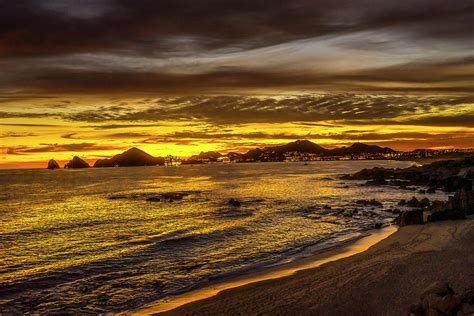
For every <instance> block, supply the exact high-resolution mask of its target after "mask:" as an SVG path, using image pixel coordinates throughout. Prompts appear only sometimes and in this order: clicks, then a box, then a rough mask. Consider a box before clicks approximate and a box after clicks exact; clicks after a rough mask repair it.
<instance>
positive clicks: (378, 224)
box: [374, 222, 383, 229]
mask: <svg viewBox="0 0 474 316" xmlns="http://www.w3.org/2000/svg"><path fill="white" fill-rule="evenodd" d="M382 226H383V225H382V223H380V222H377V223H375V224H374V228H375V229H380V228H382Z"/></svg>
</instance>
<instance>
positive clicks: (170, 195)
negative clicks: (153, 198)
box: [160, 192, 189, 200]
mask: <svg viewBox="0 0 474 316" xmlns="http://www.w3.org/2000/svg"><path fill="white" fill-rule="evenodd" d="M160 195H161V196H162V197H163V198H164V199H166V200H182V199H183V197H185V196H187V195H189V194H188V193H186V192H166V193H162V194H160Z"/></svg>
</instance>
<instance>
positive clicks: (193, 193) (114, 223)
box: [0, 161, 445, 313]
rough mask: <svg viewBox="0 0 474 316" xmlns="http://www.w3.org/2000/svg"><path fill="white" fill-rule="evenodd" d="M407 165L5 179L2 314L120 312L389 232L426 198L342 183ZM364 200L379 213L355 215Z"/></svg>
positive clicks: (0, 217) (28, 174) (122, 171)
mask: <svg viewBox="0 0 474 316" xmlns="http://www.w3.org/2000/svg"><path fill="white" fill-rule="evenodd" d="M410 164H411V163H409V162H395V161H349V162H342V161H335V162H312V163H310V164H309V165H304V164H303V163H252V164H227V165H226V164H224V165H222V164H208V165H194V166H181V167H178V168H166V167H139V168H108V169H107V168H106V169H87V170H86V169H83V170H54V171H50V170H1V171H0V186H1V190H0V203H1V209H0V253H1V256H0V311H16V312H25V311H37V312H41V313H57V312H93V313H97V312H107V311H121V310H126V309H131V308H137V307H139V306H141V305H143V304H145V303H148V302H150V301H155V300H159V299H164V298H166V297H167V296H169V295H172V294H176V293H180V292H183V291H185V290H189V289H191V288H193V287H197V286H200V285H203V284H205V283H206V282H210V281H213V280H216V279H219V278H220V277H223V276H227V275H229V274H230V275H231V274H234V273H242V272H243V271H248V270H252V269H257V268H259V267H262V266H268V265H272V264H275V263H280V262H287V261H291V260H293V259H294V258H296V257H298V256H301V255H304V254H305V252H307V250H308V249H311V250H314V249H315V246H317V247H319V248H322V247H325V246H329V245H333V244H334V243H337V242H341V241H343V240H345V239H348V238H353V237H354V236H357V235H360V234H362V233H363V232H364V230H367V229H369V228H372V227H373V225H374V223H376V222H381V223H389V222H390V221H391V219H392V218H393V215H392V214H391V213H388V212H385V211H384V209H387V208H389V207H393V206H394V205H395V204H396V203H397V202H398V201H399V200H400V199H402V198H405V199H407V198H410V197H411V196H418V197H422V195H419V194H417V193H414V192H412V191H401V190H399V189H396V188H390V187H366V186H361V185H360V183H361V182H356V181H351V182H349V181H347V182H346V183H344V181H341V180H338V175H340V174H343V173H353V172H356V171H358V170H360V169H362V168H366V167H374V166H387V167H407V166H409V165H410ZM346 184H348V185H349V188H344V185H346ZM169 192H178V193H179V194H178V196H176V194H174V195H173V196H171V199H170V196H168V195H166V194H165V193H169ZM162 194H164V195H162ZM230 198H234V199H237V200H239V201H240V202H241V206H240V207H234V206H231V205H229V204H228V203H227V202H228V200H229V199H230ZM371 198H375V199H377V200H379V201H381V202H383V204H384V207H383V208H374V209H372V208H371V207H370V208H366V209H365V210H362V208H361V207H360V206H357V207H358V208H359V212H357V214H350V213H351V212H350V211H351V210H353V209H354V208H355V207H356V205H355V204H354V201H355V200H357V199H371ZM429 198H430V199H433V198H435V199H444V198H445V196H443V195H441V194H439V195H430V196H429ZM325 205H329V206H331V209H325V208H324V206H325Z"/></svg>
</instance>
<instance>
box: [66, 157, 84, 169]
mask: <svg viewBox="0 0 474 316" xmlns="http://www.w3.org/2000/svg"><path fill="white" fill-rule="evenodd" d="M64 168H68V169H80V168H90V166H89V164H88V163H87V162H85V161H84V160H82V159H81V158H79V157H77V156H74V158H72V160H70V161H69V162H68V163H67V164H65V165H64Z"/></svg>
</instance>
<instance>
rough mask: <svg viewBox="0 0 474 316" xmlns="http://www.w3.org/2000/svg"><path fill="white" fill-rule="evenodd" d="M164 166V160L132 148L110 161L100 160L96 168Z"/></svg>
mask: <svg viewBox="0 0 474 316" xmlns="http://www.w3.org/2000/svg"><path fill="white" fill-rule="evenodd" d="M162 164H164V158H162V157H153V156H152V155H150V154H147V153H146V152H144V151H143V150H140V149H138V148H135V147H133V148H131V149H129V150H127V151H125V152H123V153H121V154H118V155H115V156H113V157H112V158H109V159H98V160H97V161H96V162H95V164H94V167H95V168H100V167H137V166H156V165H162Z"/></svg>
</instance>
